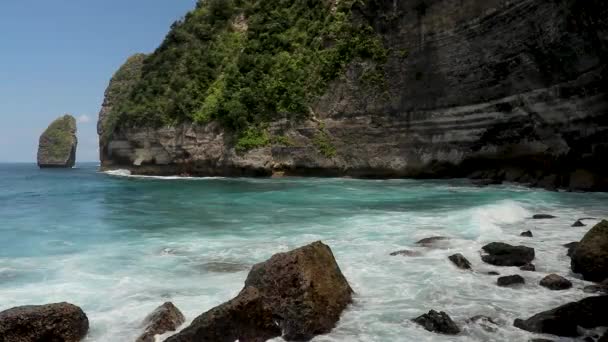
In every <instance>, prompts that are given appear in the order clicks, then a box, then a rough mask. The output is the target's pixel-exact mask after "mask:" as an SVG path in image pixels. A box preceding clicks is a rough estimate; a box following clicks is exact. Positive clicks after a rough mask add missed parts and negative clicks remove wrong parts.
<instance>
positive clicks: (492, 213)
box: [467, 200, 531, 241]
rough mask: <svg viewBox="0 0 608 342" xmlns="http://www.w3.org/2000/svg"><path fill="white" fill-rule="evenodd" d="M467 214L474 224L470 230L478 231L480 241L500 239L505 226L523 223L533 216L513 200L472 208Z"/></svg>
mask: <svg viewBox="0 0 608 342" xmlns="http://www.w3.org/2000/svg"><path fill="white" fill-rule="evenodd" d="M467 214H469V215H470V222H471V224H472V226H471V227H470V228H469V229H476V230H477V231H476V234H474V235H477V236H478V240H480V241H486V240H490V239H496V238H500V237H501V236H502V235H503V229H502V226H503V225H511V224H514V223H517V222H522V221H524V220H525V219H526V218H527V217H530V216H531V213H530V211H529V210H528V209H526V208H524V207H523V206H522V205H521V203H518V202H516V201H512V200H504V201H500V202H498V203H496V204H489V205H484V206H481V207H476V208H472V209H470V210H469V211H468V213H467Z"/></svg>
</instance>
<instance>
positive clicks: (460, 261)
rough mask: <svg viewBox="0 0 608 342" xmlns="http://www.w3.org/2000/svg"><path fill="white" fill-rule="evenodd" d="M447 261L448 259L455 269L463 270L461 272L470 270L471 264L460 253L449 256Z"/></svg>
mask: <svg viewBox="0 0 608 342" xmlns="http://www.w3.org/2000/svg"><path fill="white" fill-rule="evenodd" d="M448 259H450V261H451V262H452V263H454V265H456V267H458V268H460V269H463V270H470V269H471V263H470V262H469V260H467V258H465V257H464V255H462V254H460V253H458V254H454V255H450V256H449V257H448Z"/></svg>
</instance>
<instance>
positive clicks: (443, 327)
mask: <svg viewBox="0 0 608 342" xmlns="http://www.w3.org/2000/svg"><path fill="white" fill-rule="evenodd" d="M412 321H413V322H415V323H417V324H419V325H421V326H422V327H423V328H424V329H426V330H428V331H430V332H435V333H439V334H444V335H456V334H459V333H460V328H458V326H457V325H456V323H454V321H453V320H452V319H451V318H450V316H448V314H446V313H445V312H443V311H441V312H437V311H435V310H431V311H429V312H428V313H426V314H424V315H422V316H419V317H416V318H414V319H412Z"/></svg>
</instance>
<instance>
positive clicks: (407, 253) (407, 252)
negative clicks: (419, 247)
mask: <svg viewBox="0 0 608 342" xmlns="http://www.w3.org/2000/svg"><path fill="white" fill-rule="evenodd" d="M421 255H422V253H421V252H418V251H410V250H407V249H404V250H401V251H396V252H393V253H391V256H408V257H417V256H421Z"/></svg>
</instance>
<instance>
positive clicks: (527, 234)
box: [519, 230, 534, 237]
mask: <svg viewBox="0 0 608 342" xmlns="http://www.w3.org/2000/svg"><path fill="white" fill-rule="evenodd" d="M519 235H520V236H524V237H534V235H532V232H531V231H529V230H528V231H526V232H523V233H521V234H519Z"/></svg>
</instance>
